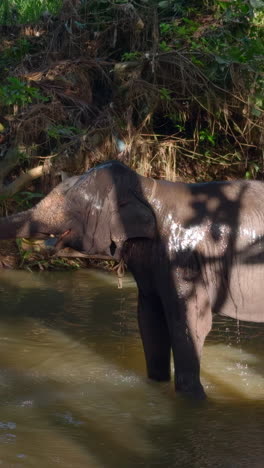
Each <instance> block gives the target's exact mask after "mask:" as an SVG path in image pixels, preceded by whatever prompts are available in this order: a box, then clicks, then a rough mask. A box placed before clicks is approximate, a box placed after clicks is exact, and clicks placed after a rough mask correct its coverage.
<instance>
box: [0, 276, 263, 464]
mask: <svg viewBox="0 0 264 468" xmlns="http://www.w3.org/2000/svg"><path fill="white" fill-rule="evenodd" d="M136 297H137V292H136V288H135V284H134V282H133V280H132V279H131V277H129V276H128V275H127V277H126V278H125V281H124V287H123V289H122V290H118V289H117V283H116V279H115V277H114V276H113V275H111V274H106V273H102V272H99V271H91V270H88V271H87V270H82V271H77V272H63V273H39V274H36V273H26V272H22V271H1V272H0V322H1V323H0V405H1V408H0V465H1V466H3V467H13V466H14V467H34V468H35V467H38V468H47V467H51V468H52V467H65V468H67V467H74V468H79V467H80V468H84V467H85V468H86V467H91V468H97V467H98V468H99V467H110V468H112V467H113V468H116V467H125V468H130V467H131V468H132V467H135V466H143V467H152V466H153V467H155V466H157V467H161V468H163V467H164V468H168V467H181V468H185V467H186V468H190V467H195V468H207V467H208V468H209V467H210V468H211V467H223V468H229V467H230V468H236V467H245V468H249V467H250V468H260V467H262V466H264V443H263V442H264V392H263V388H264V364H263V362H264V351H263V338H264V325H262V324H250V323H246V322H244V324H242V323H240V325H239V326H238V324H237V323H236V322H235V321H233V320H231V319H230V320H223V319H221V320H219V319H218V320H217V321H215V323H214V329H213V331H212V332H211V334H210V335H209V337H208V339H207V342H206V346H205V349H204V354H203V361H202V380H203V383H204V385H205V388H206V391H207V394H208V395H209V398H208V400H207V401H206V402H202V403H201V402H200V403H197V402H194V401H188V400H185V399H184V398H182V397H181V396H179V395H175V393H174V391H173V385H172V384H167V383H166V384H157V383H153V382H150V381H148V380H147V379H146V377H145V362H144V357H143V352H142V346H141V341H140V338H139V333H138V328H137V322H136Z"/></svg>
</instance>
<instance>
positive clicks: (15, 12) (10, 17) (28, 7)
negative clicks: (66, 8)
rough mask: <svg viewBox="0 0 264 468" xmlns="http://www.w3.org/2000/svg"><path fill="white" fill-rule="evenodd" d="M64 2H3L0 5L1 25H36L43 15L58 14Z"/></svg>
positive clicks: (26, 0) (16, 0)
mask: <svg viewBox="0 0 264 468" xmlns="http://www.w3.org/2000/svg"><path fill="white" fill-rule="evenodd" d="M61 5H62V0H3V1H2V3H1V4H0V24H4V25H14V24H16V23H17V24H26V23H35V22H36V21H38V20H39V18H40V16H41V14H42V13H44V12H45V11H48V12H49V13H50V14H56V13H58V11H59V10H60V8H61Z"/></svg>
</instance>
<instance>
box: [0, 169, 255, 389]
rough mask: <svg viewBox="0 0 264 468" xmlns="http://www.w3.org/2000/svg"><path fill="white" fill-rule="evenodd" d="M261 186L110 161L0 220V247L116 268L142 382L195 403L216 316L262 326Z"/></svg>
mask: <svg viewBox="0 0 264 468" xmlns="http://www.w3.org/2000/svg"><path fill="white" fill-rule="evenodd" d="M263 207H264V183H263V182H257V181H234V182H210V183H202V184H184V183H181V182H175V183H172V182H167V181H157V180H154V179H151V178H146V177H143V176H140V175H138V174H137V173H136V172H134V171H132V170H131V169H129V168H128V167H127V166H125V165H123V164H122V163H120V162H118V161H111V162H109V163H106V164H101V165H99V166H98V167H96V168H95V169H92V170H90V171H88V172H87V173H85V174H83V175H81V176H74V177H72V178H69V179H67V180H66V181H65V182H62V183H61V184H60V185H58V186H57V187H55V189H53V190H52V191H51V192H50V194H49V195H48V196H47V197H45V198H44V199H43V200H42V201H41V202H40V203H39V204H38V205H36V206H35V207H34V208H32V209H30V210H28V211H25V212H22V213H18V214H16V215H13V216H9V217H6V218H2V219H1V220H0V239H10V238H17V237H26V238H47V237H49V236H50V235H54V236H55V237H56V239H57V244H56V248H57V250H58V249H61V248H62V247H72V248H74V249H77V250H79V251H82V252H86V253H88V254H98V255H108V256H111V257H112V258H114V259H115V260H118V261H119V260H120V259H123V260H124V261H125V263H126V264H127V266H128V268H129V269H130V270H131V272H132V274H133V275H134V277H135V280H136V282H137V285H138V291H139V295H138V296H139V297H138V323H139V329H140V333H141V337H142V341H143V347H144V352H145V358H146V366H147V373H148V376H149V377H150V378H152V379H155V380H157V381H165V380H169V379H170V359H171V352H172V356H173V361H174V368H175V372H174V375H175V389H176V390H177V391H181V392H183V393H185V394H191V395H193V396H195V397H198V398H203V397H204V396H205V394H204V390H203V387H202V385H201V382H200V358H201V352H202V348H203V344H204V340H205V338H206V336H207V334H208V333H209V331H210V329H211V325H212V315H213V314H215V313H218V314H221V315H226V316H229V317H233V318H235V319H237V320H247V321H253V322H263V321H264V313H263V302H264V288H263V285H262V282H263V281H262V280H263V271H264V270H263V261H264V237H263V236H264V208H263Z"/></svg>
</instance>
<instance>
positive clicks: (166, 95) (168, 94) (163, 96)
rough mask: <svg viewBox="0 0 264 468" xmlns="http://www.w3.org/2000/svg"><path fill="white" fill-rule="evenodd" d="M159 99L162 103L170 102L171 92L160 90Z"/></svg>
mask: <svg viewBox="0 0 264 468" xmlns="http://www.w3.org/2000/svg"><path fill="white" fill-rule="evenodd" d="M159 93H160V99H161V100H162V101H167V102H168V101H171V90H170V89H167V88H160V90H159Z"/></svg>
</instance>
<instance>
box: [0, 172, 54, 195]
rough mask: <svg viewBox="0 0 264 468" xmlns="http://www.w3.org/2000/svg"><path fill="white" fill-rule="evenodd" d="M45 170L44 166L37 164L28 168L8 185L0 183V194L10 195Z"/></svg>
mask: <svg viewBox="0 0 264 468" xmlns="http://www.w3.org/2000/svg"><path fill="white" fill-rule="evenodd" d="M44 171H45V172H46V168H45V169H44V166H43V165H42V166H37V167H33V168H32V169H29V171H28V172H26V173H23V174H21V175H20V176H19V177H18V178H17V179H16V180H14V182H12V183H11V184H9V185H1V186H0V195H1V196H2V195H4V196H5V197H12V196H13V195H14V194H15V193H17V192H19V191H20V190H21V189H23V188H24V187H25V186H26V185H28V184H29V183H30V182H32V181H33V180H35V179H38V178H39V177H41V176H42V175H43V174H44Z"/></svg>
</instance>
